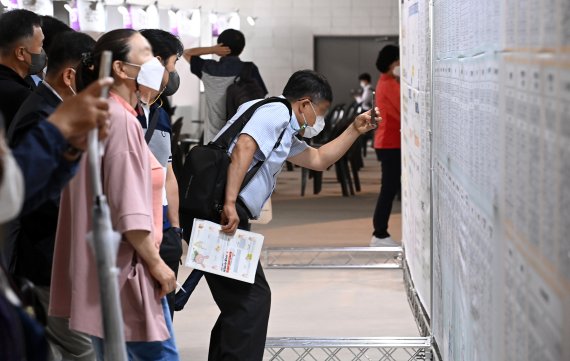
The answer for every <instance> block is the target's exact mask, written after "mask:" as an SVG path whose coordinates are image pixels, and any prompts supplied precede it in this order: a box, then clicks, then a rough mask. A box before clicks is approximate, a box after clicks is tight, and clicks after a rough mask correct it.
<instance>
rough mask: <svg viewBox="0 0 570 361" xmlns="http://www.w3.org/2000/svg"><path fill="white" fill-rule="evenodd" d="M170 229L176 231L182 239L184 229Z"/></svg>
mask: <svg viewBox="0 0 570 361" xmlns="http://www.w3.org/2000/svg"><path fill="white" fill-rule="evenodd" d="M170 228H171V229H172V230H173V231H174V233H178V234H179V235H180V237H182V233H183V230H182V228H180V227H170Z"/></svg>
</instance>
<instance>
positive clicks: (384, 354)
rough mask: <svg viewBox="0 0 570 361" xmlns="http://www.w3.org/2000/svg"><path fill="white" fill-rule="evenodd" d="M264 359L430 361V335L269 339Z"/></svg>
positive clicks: (288, 360) (290, 360)
mask: <svg viewBox="0 0 570 361" xmlns="http://www.w3.org/2000/svg"><path fill="white" fill-rule="evenodd" d="M263 359H264V361H273V360H277V361H293V360H296V361H303V360H312V361H316V360H319V361H321V360H326V361H329V360H331V361H345V360H352V361H359V360H366V361H373V360H377V361H418V360H422V361H431V360H432V354H431V339H430V338H429V337H358V338H302V337H284V338H268V339H267V342H266V344H265V355H264V358H263Z"/></svg>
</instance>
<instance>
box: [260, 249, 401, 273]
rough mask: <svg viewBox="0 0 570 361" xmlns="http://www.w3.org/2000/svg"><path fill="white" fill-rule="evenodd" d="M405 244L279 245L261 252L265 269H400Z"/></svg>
mask: <svg viewBox="0 0 570 361" xmlns="http://www.w3.org/2000/svg"><path fill="white" fill-rule="evenodd" d="M402 258H403V255H402V247H298V248H290V247H278V248H273V247H272V248H266V249H264V250H263V252H262V255H261V263H262V265H263V266H264V267H265V268H305V269H306V268H358V269H367V268H369V269H379V268H384V269H401V268H402Z"/></svg>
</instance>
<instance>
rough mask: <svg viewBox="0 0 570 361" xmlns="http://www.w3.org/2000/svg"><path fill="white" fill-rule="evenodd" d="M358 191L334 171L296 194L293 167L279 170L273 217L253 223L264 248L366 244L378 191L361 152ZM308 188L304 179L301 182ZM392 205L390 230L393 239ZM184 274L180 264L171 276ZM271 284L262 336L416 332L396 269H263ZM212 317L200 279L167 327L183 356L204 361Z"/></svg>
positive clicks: (374, 167) (375, 169)
mask: <svg viewBox="0 0 570 361" xmlns="http://www.w3.org/2000/svg"><path fill="white" fill-rule="evenodd" d="M360 174H361V177H362V188H363V189H362V192H360V193H358V194H357V195H356V196H354V197H348V198H346V197H342V196H341V193H340V186H339V185H338V183H336V182H335V174H334V170H330V171H328V172H325V179H324V185H323V191H322V193H321V194H320V195H317V196H314V195H312V194H311V195H307V196H306V197H300V170H299V169H295V171H293V172H287V171H286V170H284V171H283V173H282V174H281V176H280V180H279V184H278V187H277V191H276V193H275V194H274V196H273V217H274V219H273V221H272V222H271V223H270V224H268V225H254V227H253V230H254V231H256V232H260V233H263V234H264V235H265V239H266V241H265V246H266V247H271V246H295V247H300V246H323V247H326V246H366V245H368V242H369V241H370V237H371V233H372V213H373V212H374V206H375V203H376V198H377V196H378V191H379V187H380V181H379V177H380V175H379V165H378V163H377V162H376V161H375V160H374V159H372V156H371V155H370V154H369V156H368V159H367V160H366V166H365V168H364V169H363V170H362V171H361V172H360ZM308 189H309V190H311V189H312V183H309V187H308ZM399 212H400V205H399V202H395V204H394V212H393V213H394V214H393V216H392V217H391V220H390V232H391V234H392V236H393V238H395V239H400V237H401V231H400V228H401V218H400V214H399ZM188 273H189V270H188V269H184V268H183V269H182V270H181V273H180V275H179V280H180V281H183V280H184V279H185V277H186V275H187V274H188ZM266 276H267V278H268V280H269V283H270V285H271V287H272V299H273V301H272V313H271V318H270V322H269V331H268V336H269V337H284V336H320V337H336V336H339V337H341V336H343V337H350V336H353V337H354V336H417V335H418V331H417V328H416V326H415V322H414V320H413V317H412V314H411V311H410V309H409V306H408V303H407V300H406V296H405V293H404V284H403V281H402V272H401V271H400V270H275V269H272V270H266ZM217 315H218V310H217V307H216V305H215V303H214V301H213V300H212V297H211V295H210V292H209V290H208V286H207V284H206V282H205V281H202V282H201V283H200V284H199V285H198V288H197V289H196V291H195V294H194V295H193V296H192V297H191V299H190V301H189V303H188V304H187V306H186V308H185V309H184V310H183V311H181V312H177V313H176V314H175V319H174V328H175V333H176V338H177V344H178V347H179V349H180V352H181V355H182V359H183V360H206V359H207V349H208V340H209V332H210V329H211V327H212V326H213V324H214V322H215V320H216V318H217Z"/></svg>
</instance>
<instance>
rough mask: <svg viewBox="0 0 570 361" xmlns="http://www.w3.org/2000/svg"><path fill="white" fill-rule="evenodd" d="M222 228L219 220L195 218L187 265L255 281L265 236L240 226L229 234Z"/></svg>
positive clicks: (234, 277)
mask: <svg viewBox="0 0 570 361" xmlns="http://www.w3.org/2000/svg"><path fill="white" fill-rule="evenodd" d="M220 230H221V226H220V225H219V224H217V223H214V222H210V221H205V220H202V219H195V220H194V225H193V226H192V234H191V235H190V245H189V247H188V255H187V256H186V262H185V263H184V265H185V266H186V267H191V268H194V269H198V270H200V271H204V272H210V273H213V274H217V275H220V276H224V277H229V278H233V279H236V280H238V281H243V282H248V283H253V282H254V280H255V271H256V270H257V263H258V262H259V256H260V254H261V247H262V245H263V235H261V234H258V233H253V232H248V231H243V230H241V229H238V230H237V231H236V232H235V233H234V234H233V235H231V236H230V235H227V234H225V233H222V232H221V231H220Z"/></svg>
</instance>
